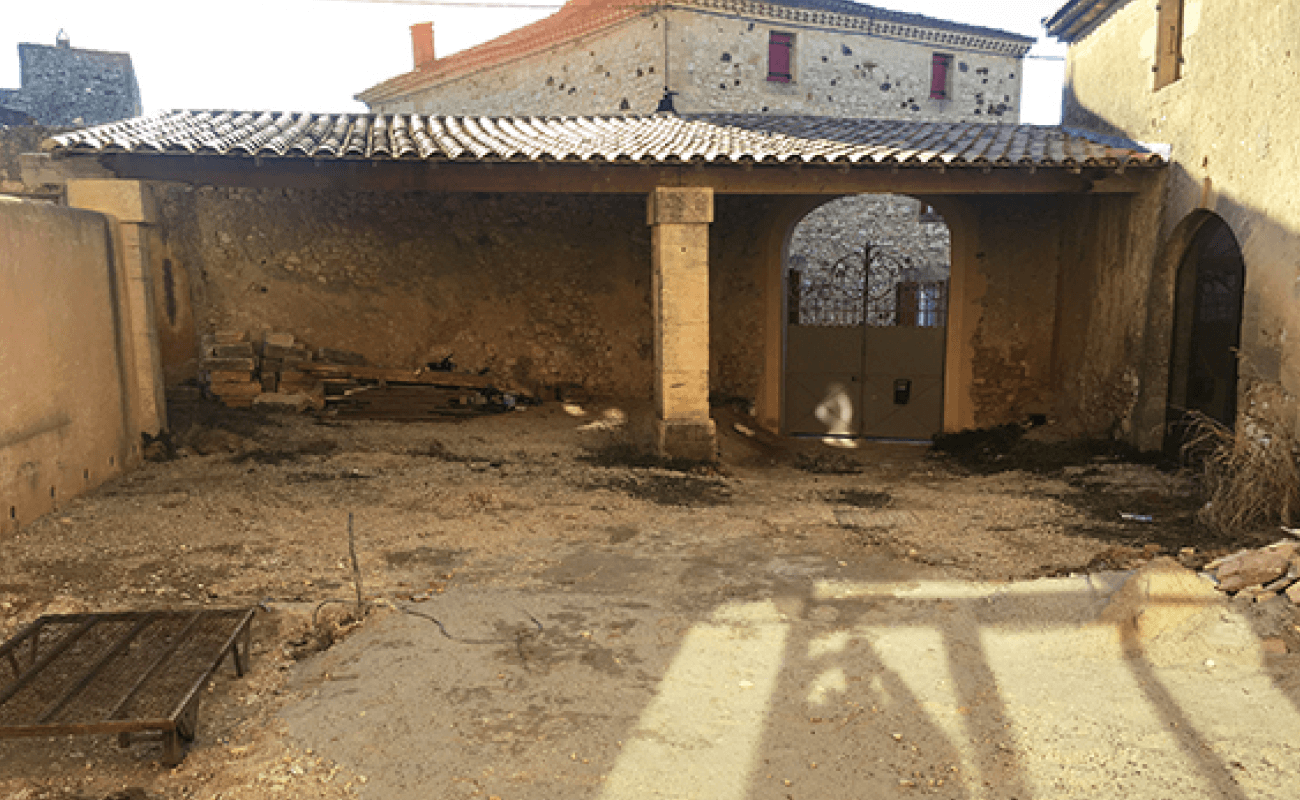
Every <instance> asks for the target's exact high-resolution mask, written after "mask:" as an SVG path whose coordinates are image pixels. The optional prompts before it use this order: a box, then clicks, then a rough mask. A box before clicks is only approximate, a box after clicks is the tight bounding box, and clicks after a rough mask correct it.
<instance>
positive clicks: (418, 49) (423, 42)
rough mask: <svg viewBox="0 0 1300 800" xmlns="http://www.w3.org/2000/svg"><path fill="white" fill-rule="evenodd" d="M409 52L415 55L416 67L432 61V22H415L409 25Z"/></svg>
mask: <svg viewBox="0 0 1300 800" xmlns="http://www.w3.org/2000/svg"><path fill="white" fill-rule="evenodd" d="M411 53H412V54H413V55H414V56H415V68H416V69H419V68H420V67H423V66H424V65H425V64H428V63H429V62H430V61H433V59H434V58H435V56H434V54H433V23H432V22H417V23H415V24H414V25H412V26H411Z"/></svg>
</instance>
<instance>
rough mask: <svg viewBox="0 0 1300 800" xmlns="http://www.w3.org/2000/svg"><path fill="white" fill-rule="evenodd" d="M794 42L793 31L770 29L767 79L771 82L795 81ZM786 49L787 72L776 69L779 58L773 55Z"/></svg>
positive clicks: (768, 35)
mask: <svg viewBox="0 0 1300 800" xmlns="http://www.w3.org/2000/svg"><path fill="white" fill-rule="evenodd" d="M794 43H795V36H794V34H793V33H789V32H786V31H768V34H767V80H768V82H769V83H794ZM781 49H784V51H785V53H784V55H785V72H779V71H777V70H776V68H775V67H776V61H777V59H774V58H773V55H774V54H776V53H779V52H780V51H781Z"/></svg>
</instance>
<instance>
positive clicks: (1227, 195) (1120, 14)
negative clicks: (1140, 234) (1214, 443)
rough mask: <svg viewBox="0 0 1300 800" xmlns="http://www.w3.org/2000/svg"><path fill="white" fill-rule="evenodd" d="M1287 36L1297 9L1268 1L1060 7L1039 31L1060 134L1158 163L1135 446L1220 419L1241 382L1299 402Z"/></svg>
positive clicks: (1297, 114) (1296, 44)
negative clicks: (1062, 55)
mask: <svg viewBox="0 0 1300 800" xmlns="http://www.w3.org/2000/svg"><path fill="white" fill-rule="evenodd" d="M1298 30H1300V5H1297V4H1296V3H1278V2H1273V0H1128V2H1122V1H1120V0H1113V1H1112V2H1093V0H1088V2H1084V1H1083V0H1074V1H1073V2H1069V3H1066V4H1065V5H1064V6H1063V7H1062V8H1061V9H1060V10H1059V11H1058V12H1057V13H1056V14H1055V15H1054V16H1053V17H1052V18H1050V19H1049V20H1048V31H1049V33H1051V34H1053V35H1055V36H1056V37H1057V38H1060V39H1062V40H1064V41H1066V42H1068V43H1069V44H1070V49H1069V56H1068V64H1067V72H1066V90H1065V108H1064V122H1065V124H1066V125H1067V126H1073V127H1075V128H1083V129H1088V130H1092V131H1098V132H1101V133H1105V134H1111V135H1114V136H1118V137H1124V138H1125V139H1129V140H1137V141H1143V142H1158V143H1162V144H1164V145H1168V146H1169V148H1170V152H1171V160H1172V162H1173V168H1172V169H1171V170H1170V171H1169V187H1168V191H1167V194H1166V195H1165V198H1164V204H1163V210H1162V214H1161V222H1160V225H1159V226H1158V228H1157V229H1154V230H1151V231H1149V232H1148V233H1147V234H1145V235H1147V236H1149V237H1151V238H1152V239H1153V240H1154V246H1155V247H1156V248H1158V249H1156V250H1155V251H1154V252H1156V253H1157V256H1156V262H1155V273H1154V282H1153V284H1152V288H1151V290H1150V291H1151V302H1150V307H1149V309H1150V310H1149V314H1148V317H1147V319H1146V325H1147V328H1148V335H1147V337H1146V341H1147V344H1148V346H1147V348H1146V350H1145V352H1144V362H1143V367H1142V369H1141V370H1140V371H1139V372H1140V375H1141V381H1142V385H1141V387H1140V402H1139V405H1138V407H1137V409H1136V418H1135V421H1136V422H1137V430H1136V433H1137V435H1138V440H1139V441H1140V443H1142V444H1144V445H1146V446H1151V447H1156V446H1159V445H1160V443H1161V439H1162V436H1164V434H1165V431H1166V426H1167V424H1168V423H1169V422H1170V421H1171V420H1172V419H1173V418H1174V417H1176V416H1178V415H1179V414H1180V412H1181V408H1184V407H1189V408H1194V409H1198V410H1203V411H1206V412H1207V413H1209V414H1210V415H1211V416H1217V417H1222V418H1223V421H1226V422H1229V423H1231V422H1232V420H1233V417H1234V414H1235V412H1236V411H1241V410H1243V409H1244V408H1245V406H1244V405H1243V402H1248V401H1249V397H1248V396H1249V391H1248V389H1249V387H1251V386H1273V387H1278V388H1280V389H1281V390H1283V391H1284V392H1285V393H1286V394H1287V395H1289V396H1291V397H1295V396H1300V347H1297V345H1296V342H1297V339H1298V337H1297V335H1296V334H1297V332H1298V331H1300V288H1298V287H1300V283H1297V275H1300V261H1298V260H1297V255H1296V254H1297V253H1300V202H1297V199H1296V198H1297V195H1296V192H1295V180H1294V175H1295V172H1296V171H1297V169H1300V147H1298V146H1297V138H1296V136H1295V132H1296V131H1297V130H1300V99H1298V98H1297V97H1296V95H1295V92H1294V91H1293V88H1294V87H1295V85H1296V84H1297V82H1298V81H1300V40H1298V39H1297V37H1296V31H1298ZM1224 265H1226V266H1224ZM1218 266H1224V268H1223V269H1217V267H1218ZM1207 277H1208V278H1213V280H1209V279H1207ZM1220 311H1222V312H1223V313H1222V314H1220V313H1219V312H1220ZM1220 316H1221V317H1222V318H1223V320H1224V322H1219V321H1217V318H1218V317H1220ZM1223 325H1226V326H1227V327H1229V328H1230V330H1228V331H1226V332H1224V333H1222V334H1217V333H1215V332H1214V330H1213V329H1214V326H1223ZM1225 394H1226V395H1227V396H1226V397H1225V396H1224V395H1225ZM1234 406H1235V411H1234Z"/></svg>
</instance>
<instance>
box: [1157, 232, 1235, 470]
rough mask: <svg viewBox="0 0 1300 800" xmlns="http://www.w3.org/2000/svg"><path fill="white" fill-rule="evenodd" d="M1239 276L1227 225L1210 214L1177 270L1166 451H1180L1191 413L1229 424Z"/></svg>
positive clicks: (1232, 416) (1192, 417)
mask: <svg viewBox="0 0 1300 800" xmlns="http://www.w3.org/2000/svg"><path fill="white" fill-rule="evenodd" d="M1245 278H1246V264H1245V261H1243V260H1242V257H1241V248H1240V247H1239V246H1238V244H1237V237H1236V236H1234V235H1233V233H1232V229H1231V228H1229V227H1228V224H1227V223H1225V222H1224V221H1223V220H1222V219H1221V218H1219V217H1217V216H1213V215H1211V216H1210V217H1209V218H1208V219H1207V220H1206V221H1205V222H1204V223H1203V224H1202V225H1201V227H1200V228H1199V229H1198V230H1197V232H1196V234H1195V236H1193V237H1192V242H1191V244H1190V245H1189V246H1188V248H1187V252H1186V253H1185V254H1184V255H1183V260H1182V263H1181V264H1180V265H1179V267H1178V286H1177V290H1176V291H1177V294H1176V296H1175V305H1174V337H1173V352H1172V353H1171V354H1170V364H1169V366H1170V369H1169V406H1168V411H1167V414H1166V419H1167V420H1168V425H1167V426H1166V437H1165V449H1166V450H1167V451H1170V452H1176V451H1178V450H1179V449H1180V448H1181V447H1182V445H1183V442H1184V441H1185V439H1186V434H1187V429H1188V425H1189V424H1190V423H1191V422H1192V421H1193V420H1195V419H1196V417H1197V415H1203V416H1205V417H1208V418H1210V419H1212V420H1215V421H1217V422H1219V423H1221V424H1223V425H1226V426H1228V427H1232V425H1233V422H1234V420H1235V418H1236V416H1237V368H1238V364H1237V350H1238V347H1239V346H1240V344H1241V308H1242V296H1243V293H1244V288H1245Z"/></svg>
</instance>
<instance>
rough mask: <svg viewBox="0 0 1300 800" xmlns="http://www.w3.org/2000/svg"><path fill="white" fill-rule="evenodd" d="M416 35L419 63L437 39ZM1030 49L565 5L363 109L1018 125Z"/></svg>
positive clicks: (812, 4) (909, 31)
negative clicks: (670, 105)
mask: <svg viewBox="0 0 1300 800" xmlns="http://www.w3.org/2000/svg"><path fill="white" fill-rule="evenodd" d="M413 35H414V36H415V37H416V41H415V43H414V44H415V47H414V49H415V52H416V54H417V56H416V57H417V60H418V59H424V58H429V57H430V56H431V55H432V53H433V44H432V38H431V37H432V31H431V29H429V28H428V27H427V26H415V28H414V29H413ZM421 37H427V39H425V40H422V39H421ZM1032 43H1033V41H1032V40H1031V39H1029V38H1027V37H1023V36H1019V35H1016V34H1012V33H1007V32H1005V31H998V30H992V29H987V28H978V27H974V26H969V25H961V24H958V23H952V22H947V21H944V20H938V19H931V18H928V17H922V16H918V15H912V14H900V13H898V12H891V11H885V10H883V9H878V8H874V7H872V6H868V5H863V4H860V3H855V2H850V1H848V0H780V1H779V2H754V1H753V0H678V2H673V3H669V4H662V5H658V6H654V7H649V6H646V5H645V4H641V3H634V2H629V0H571V1H570V2H569V3H567V4H566V5H565V6H564V7H563V8H562V9H561V10H560V11H558V12H557V13H556V14H554V15H552V16H550V17H547V18H546V19H543V20H541V21H539V22H536V23H534V24H532V25H529V26H526V27H524V28H521V29H519V30H517V31H514V32H512V33H509V34H506V35H505V36H502V37H500V38H498V39H496V40H493V41H491V42H487V43H485V44H482V45H479V46H477V47H474V48H470V49H469V50H465V51H462V52H460V53H456V54H454V55H451V56H448V57H446V58H441V59H432V60H427V61H424V62H423V63H417V64H416V65H415V69H414V70H412V71H411V72H409V73H406V74H403V75H399V76H396V77H394V78H392V79H389V80H387V81H385V82H383V83H381V84H378V85H377V86H373V87H371V88H369V89H367V90H365V91H363V92H361V93H360V94H358V95H357V98H358V99H359V100H362V101H363V102H365V103H366V104H367V105H369V106H370V108H371V109H372V110H373V111H377V112H385V113H437V114H482V115H490V116H505V115H546V116H552V115H587V114H619V113H630V114H647V113H653V112H654V111H655V110H656V109H657V108H658V107H659V103H660V101H661V100H662V99H663V97H664V92H665V89H667V90H669V91H671V92H673V93H674V109H675V110H676V111H677V112H678V113H684V114H689V113H705V112H725V111H730V112H747V113H772V114H808V115H826V116H844V117H871V118H879V119H917V120H953V121H963V120H973V121H988V120H989V118H990V117H992V118H993V119H994V120H998V121H1007V122H1015V121H1016V120H1018V119H1019V108H1020V85H1021V72H1022V70H1021V66H1022V65H1021V60H1022V58H1023V56H1024V54H1025V52H1026V51H1027V50H1028V49H1029V47H1030V45H1031V44H1032Z"/></svg>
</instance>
